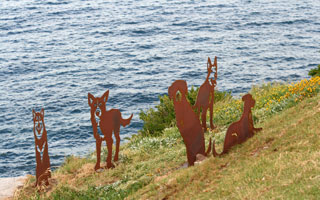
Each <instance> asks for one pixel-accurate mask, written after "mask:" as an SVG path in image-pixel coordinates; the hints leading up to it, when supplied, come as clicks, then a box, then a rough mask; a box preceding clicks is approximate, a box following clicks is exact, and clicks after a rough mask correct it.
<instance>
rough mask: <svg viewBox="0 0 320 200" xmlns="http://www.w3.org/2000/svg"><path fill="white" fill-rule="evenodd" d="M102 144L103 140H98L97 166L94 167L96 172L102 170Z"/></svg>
mask: <svg viewBox="0 0 320 200" xmlns="http://www.w3.org/2000/svg"><path fill="white" fill-rule="evenodd" d="M101 143H102V139H101V138H96V152H97V163H96V166H95V167H94V170H96V171H97V170H98V169H100V154H101Z"/></svg>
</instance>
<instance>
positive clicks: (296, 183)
mask: <svg viewBox="0 0 320 200" xmlns="http://www.w3.org/2000/svg"><path fill="white" fill-rule="evenodd" d="M260 126H262V127H263V128H264V130H263V131H262V132H260V133H258V135H256V136H255V137H253V138H252V139H250V140H248V141H247V142H246V143H244V144H242V145H239V146H238V147H235V148H233V150H232V151H231V152H230V153H229V154H228V155H224V156H223V157H221V158H213V157H211V158H209V159H207V160H206V161H204V163H203V164H201V165H200V166H196V167H191V168H188V169H184V170H178V171H176V172H174V173H173V174H171V175H170V176H168V177H167V178H165V179H164V180H162V181H159V182H153V183H152V184H150V185H149V186H148V187H145V188H143V189H141V190H140V191H138V192H137V193H136V194H134V195H132V197H133V198H143V199H146V198H156V199H162V198H168V199H234V198H235V199H261V198H266V199H271V198H272V199H317V198H320V189H319V187H320V151H319V147H320V96H319V95H318V96H316V97H314V98H312V99H307V100H305V101H303V102H302V103H300V104H299V105H297V106H295V107H293V108H291V109H289V110H287V111H284V112H282V113H280V114H278V115H276V116H274V117H273V118H271V119H270V120H267V121H266V122H265V123H263V124H260ZM220 146H221V145H220Z"/></svg>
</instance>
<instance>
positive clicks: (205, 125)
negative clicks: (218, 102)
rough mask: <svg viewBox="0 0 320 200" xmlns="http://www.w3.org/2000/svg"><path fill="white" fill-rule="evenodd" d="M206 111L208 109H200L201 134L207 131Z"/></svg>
mask: <svg viewBox="0 0 320 200" xmlns="http://www.w3.org/2000/svg"><path fill="white" fill-rule="evenodd" d="M207 110H208V108H206V109H205V108H203V109H202V113H201V121H202V128H203V132H206V131H207V119H206V118H207Z"/></svg>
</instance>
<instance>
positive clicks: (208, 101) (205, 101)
mask: <svg viewBox="0 0 320 200" xmlns="http://www.w3.org/2000/svg"><path fill="white" fill-rule="evenodd" d="M213 66H214V67H215V74H214V79H212V78H211V79H210V82H209V78H210V74H211V73H212V72H213V71H212V67H213ZM207 72H208V74H207V77H206V80H205V81H204V82H203V83H202V85H201V86H200V88H199V92H198V95H197V99H196V102H195V104H194V106H193V108H194V109H197V110H198V113H199V114H200V111H201V109H202V112H201V121H202V128H203V131H207V111H208V108H209V111H210V128H211V129H214V128H215V126H214V125H213V122H212V121H213V103H214V88H215V87H216V85H217V78H218V64H217V57H215V58H214V64H212V62H211V60H210V58H209V57H208V62H207ZM210 83H211V84H210Z"/></svg>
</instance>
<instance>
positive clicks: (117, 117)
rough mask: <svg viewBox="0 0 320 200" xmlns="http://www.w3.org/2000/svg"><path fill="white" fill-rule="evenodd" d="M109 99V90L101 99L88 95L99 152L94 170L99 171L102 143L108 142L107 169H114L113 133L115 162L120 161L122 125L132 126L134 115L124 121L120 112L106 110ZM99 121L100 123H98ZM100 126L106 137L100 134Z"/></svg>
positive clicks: (97, 150)
mask: <svg viewBox="0 0 320 200" xmlns="http://www.w3.org/2000/svg"><path fill="white" fill-rule="evenodd" d="M108 97H109V90H107V91H106V92H105V93H104V94H103V95H102V96H101V97H94V96H93V95H92V94H90V93H88V104H89V106H90V114H91V118H90V119H91V124H92V129H93V136H94V138H95V139H96V152H97V163H96V165H95V167H94V169H95V170H96V171H97V170H98V169H100V168H101V167H100V154H101V143H102V141H104V140H105V141H106V143H107V148H108V156H107V160H106V163H107V165H106V168H113V167H114V164H113V163H112V162H111V160H112V145H113V139H112V132H114V136H115V138H116V152H115V156H114V159H113V160H114V161H115V162H116V161H118V159H119V147H120V125H122V126H123V127H125V126H127V125H128V124H130V121H131V119H132V117H133V114H131V116H130V117H129V118H128V119H122V117H121V113H120V110H118V109H111V110H108V111H107V110H106V103H107V101H108ZM97 120H99V122H97ZM98 126H99V127H100V130H101V133H102V134H103V136H104V137H101V136H100V135H99V133H98Z"/></svg>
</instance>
